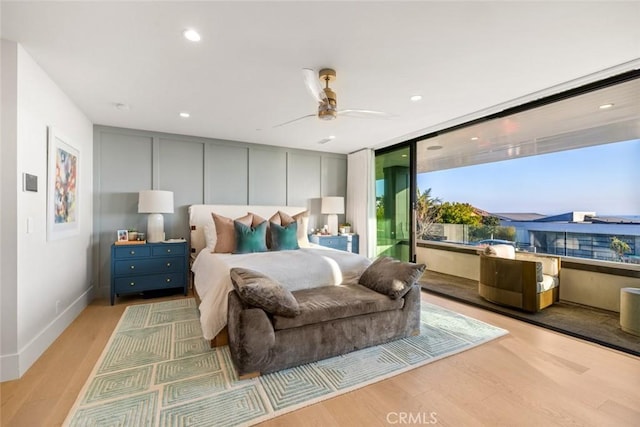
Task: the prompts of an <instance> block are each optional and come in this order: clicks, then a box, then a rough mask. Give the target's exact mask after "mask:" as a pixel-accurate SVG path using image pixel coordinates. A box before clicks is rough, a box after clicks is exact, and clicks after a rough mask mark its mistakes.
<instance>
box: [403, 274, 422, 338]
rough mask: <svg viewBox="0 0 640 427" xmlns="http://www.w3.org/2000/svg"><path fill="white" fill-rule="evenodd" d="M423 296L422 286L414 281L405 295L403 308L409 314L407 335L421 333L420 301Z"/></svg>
mask: <svg viewBox="0 0 640 427" xmlns="http://www.w3.org/2000/svg"><path fill="white" fill-rule="evenodd" d="M421 298H422V287H421V286H420V284H419V283H414V284H413V285H412V286H411V289H409V292H407V293H406V294H405V296H404V306H403V307H402V310H403V311H404V312H405V313H406V316H407V321H406V325H407V330H406V332H407V335H419V334H420V302H421Z"/></svg>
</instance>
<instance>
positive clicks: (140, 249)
mask: <svg viewBox="0 0 640 427" xmlns="http://www.w3.org/2000/svg"><path fill="white" fill-rule="evenodd" d="M113 254H114V258H115V259H132V258H144V257H148V256H149V255H151V248H150V247H149V246H146V245H139V246H121V247H117V248H115V250H114V251H113Z"/></svg>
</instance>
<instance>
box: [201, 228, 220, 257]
mask: <svg viewBox="0 0 640 427" xmlns="http://www.w3.org/2000/svg"><path fill="white" fill-rule="evenodd" d="M217 240H218V236H217V235H216V226H215V224H214V223H213V221H211V222H208V223H206V224H205V225H204V245H205V248H207V250H208V251H209V252H213V249H214V248H215V247H216V241H217Z"/></svg>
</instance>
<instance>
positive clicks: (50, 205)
mask: <svg viewBox="0 0 640 427" xmlns="http://www.w3.org/2000/svg"><path fill="white" fill-rule="evenodd" d="M47 143H48V145H47V157H48V159H47V240H56V239H62V238H66V237H70V236H72V235H75V234H77V233H78V232H79V228H78V220H79V213H80V210H79V205H78V195H79V193H78V184H79V177H80V175H79V173H80V169H79V166H80V153H79V152H78V150H77V149H76V148H74V147H72V146H71V145H70V143H69V140H68V139H67V138H65V137H64V136H63V135H62V134H60V132H58V130H57V129H55V128H53V127H51V126H50V127H49V128H48V141H47Z"/></svg>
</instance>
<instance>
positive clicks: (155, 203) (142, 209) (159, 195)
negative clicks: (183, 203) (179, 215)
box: [138, 190, 173, 213]
mask: <svg viewBox="0 0 640 427" xmlns="http://www.w3.org/2000/svg"><path fill="white" fill-rule="evenodd" d="M138 212H139V213H173V191H162V190H144V191H141V192H140V194H139V198H138Z"/></svg>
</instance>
